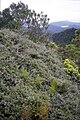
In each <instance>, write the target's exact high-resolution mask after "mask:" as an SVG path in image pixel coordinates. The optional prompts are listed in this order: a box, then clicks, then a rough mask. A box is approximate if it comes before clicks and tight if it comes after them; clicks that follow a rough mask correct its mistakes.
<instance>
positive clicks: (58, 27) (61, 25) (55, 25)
mask: <svg viewBox="0 0 80 120" xmlns="http://www.w3.org/2000/svg"><path fill="white" fill-rule="evenodd" d="M70 28H75V29H79V28H80V23H77V22H70V21H59V22H52V23H50V24H49V26H48V29H47V32H49V33H52V34H54V33H59V32H62V31H64V30H67V29H70Z"/></svg>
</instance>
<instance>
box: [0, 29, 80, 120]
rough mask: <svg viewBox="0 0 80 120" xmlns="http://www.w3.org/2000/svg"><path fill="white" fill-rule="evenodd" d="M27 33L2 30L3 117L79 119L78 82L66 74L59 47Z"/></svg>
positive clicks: (0, 86)
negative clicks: (33, 39)
mask: <svg viewBox="0 0 80 120" xmlns="http://www.w3.org/2000/svg"><path fill="white" fill-rule="evenodd" d="M24 33H25V34H24ZM2 34H3V35H2ZM27 36H28V35H27V33H26V31H17V32H13V31H10V30H9V29H5V30H1V38H0V40H2V41H0V120H21V119H22V120H24V119H26V120H28V119H32V118H34V119H37V120H38V118H39V119H42V120H58V119H61V120H79V118H80V113H79V111H80V110H79V109H80V108H79V99H80V98H79V93H80V90H79V85H78V84H77V83H76V82H73V81H72V80H71V77H70V76H69V75H67V74H65V71H64V66H63V63H62V61H61V56H60V54H58V51H57V49H55V51H54V50H53V49H49V47H48V46H46V43H43V42H36V43H34V42H33V41H31V40H29V39H28V37H27ZM3 43H4V44H3ZM69 64H70V63H69ZM70 65H72V66H74V68H76V66H75V65H74V64H73V63H71V64H70ZM78 75H79V76H80V74H79V73H78ZM74 79H75V81H76V77H74ZM65 80H66V81H65ZM54 93H55V94H54ZM76 98H77V99H76Z"/></svg>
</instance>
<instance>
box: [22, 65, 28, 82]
mask: <svg viewBox="0 0 80 120" xmlns="http://www.w3.org/2000/svg"><path fill="white" fill-rule="evenodd" d="M21 76H22V77H23V79H24V80H26V79H27V77H28V72H27V70H26V69H25V68H24V67H22V68H21Z"/></svg>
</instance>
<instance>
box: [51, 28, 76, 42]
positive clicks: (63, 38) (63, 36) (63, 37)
mask: <svg viewBox="0 0 80 120" xmlns="http://www.w3.org/2000/svg"><path fill="white" fill-rule="evenodd" d="M75 30H76V29H75V28H70V29H67V30H65V31H62V32H60V33H55V34H53V36H52V40H53V42H55V43H57V44H61V43H64V44H69V43H71V40H72V39H73V38H74V37H75Z"/></svg>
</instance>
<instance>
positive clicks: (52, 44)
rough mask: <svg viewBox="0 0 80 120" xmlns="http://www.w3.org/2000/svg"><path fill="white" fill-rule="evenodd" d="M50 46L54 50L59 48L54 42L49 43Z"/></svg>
mask: <svg viewBox="0 0 80 120" xmlns="http://www.w3.org/2000/svg"><path fill="white" fill-rule="evenodd" d="M48 46H49V47H51V48H53V49H55V48H57V45H56V44H55V43H54V42H49V43H48Z"/></svg>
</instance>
